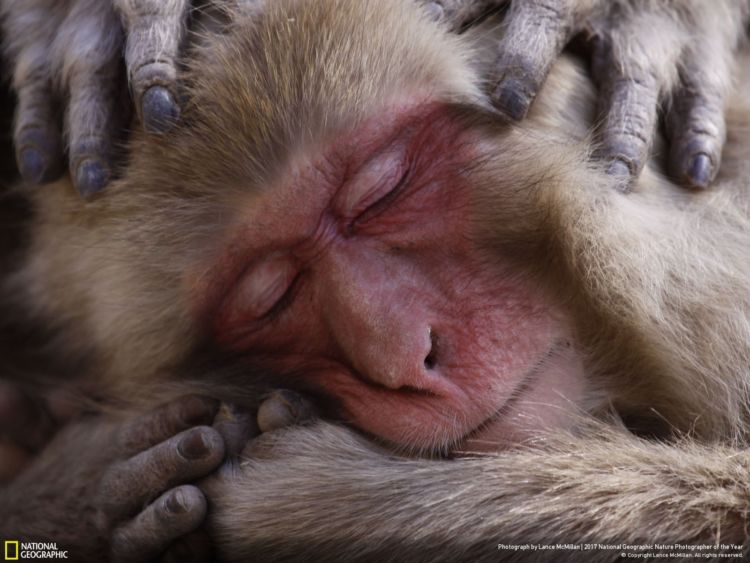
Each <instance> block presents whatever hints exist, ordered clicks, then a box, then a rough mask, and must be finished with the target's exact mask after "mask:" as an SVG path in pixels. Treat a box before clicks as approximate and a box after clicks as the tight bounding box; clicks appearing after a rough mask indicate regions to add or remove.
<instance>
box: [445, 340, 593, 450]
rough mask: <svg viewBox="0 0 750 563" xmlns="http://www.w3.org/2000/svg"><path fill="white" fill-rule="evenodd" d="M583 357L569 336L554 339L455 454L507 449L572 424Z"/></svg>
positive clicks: (578, 397)
mask: <svg viewBox="0 0 750 563" xmlns="http://www.w3.org/2000/svg"><path fill="white" fill-rule="evenodd" d="M582 373H583V366H582V364H581V360H580V356H579V355H578V354H577V353H576V352H575V350H574V349H573V348H572V346H571V345H570V343H569V342H568V341H567V340H566V339H561V340H557V341H555V342H554V343H553V344H552V346H551V347H550V348H549V350H548V351H547V352H546V353H545V354H544V355H543V356H542V358H541V359H540V360H539V361H538V362H537V363H536V364H535V365H534V366H533V367H532V368H531V369H530V370H529V371H528V372H527V373H526V374H525V375H524V377H523V378H522V379H521V381H520V382H519V383H518V385H517V386H516V387H515V389H514V390H513V391H512V392H511V394H510V396H509V397H508V398H507V399H506V400H505V401H504V402H503V403H502V405H500V407H499V408H498V409H497V410H495V411H494V412H493V413H492V414H491V415H490V416H488V417H487V418H486V419H485V420H484V421H483V422H481V423H480V424H479V425H477V426H476V427H474V428H473V429H471V430H470V431H469V432H467V433H466V434H465V435H464V436H463V437H462V438H460V439H459V440H458V441H457V445H456V446H455V447H453V448H452V450H451V451H452V453H453V454H455V455H462V454H471V453H473V452H489V451H498V450H502V449H507V448H509V447H511V446H513V445H517V444H519V443H522V442H524V441H528V440H529V439H533V438H534V437H536V436H538V435H540V434H541V433H543V432H544V431H545V430H548V429H551V428H565V427H569V426H570V425H571V423H572V421H573V419H574V414H573V413H574V412H575V406H574V405H576V404H580V401H581V397H582V396H583V393H584V390H583V387H582V384H581V383H580V382H581V381H582V375H581V374H582Z"/></svg>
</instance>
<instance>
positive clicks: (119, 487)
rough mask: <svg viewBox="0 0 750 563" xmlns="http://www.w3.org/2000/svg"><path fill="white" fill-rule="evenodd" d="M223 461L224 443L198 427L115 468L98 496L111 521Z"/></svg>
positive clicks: (213, 433) (103, 482) (215, 432)
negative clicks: (111, 518)
mask: <svg viewBox="0 0 750 563" xmlns="http://www.w3.org/2000/svg"><path fill="white" fill-rule="evenodd" d="M223 459H224V441H223V440H222V438H221V436H220V435H219V433H218V432H217V431H216V430H214V429H213V428H210V427H206V426H199V427H197V428H192V429H190V430H187V431H185V432H183V433H181V434H178V435H177V436H174V437H173V438H170V439H169V440H167V441H166V442H163V443H161V444H159V445H157V446H154V447H153V448H151V449H149V450H146V451H145V452H141V453H140V454H138V455H136V456H135V457H132V458H130V459H128V460H126V461H123V462H120V463H118V464H116V465H114V466H113V467H112V468H111V469H110V470H109V471H108V472H107V474H106V475H105V476H104V478H103V481H102V484H101V489H100V495H101V499H102V505H103V507H104V509H105V511H106V513H107V514H108V515H109V516H110V517H113V518H117V517H118V516H121V515H127V514H132V513H133V511H134V510H135V509H136V508H137V507H138V506H141V505H142V504H143V503H144V502H147V501H148V500H149V499H152V498H154V497H155V496H157V495H158V494H159V493H161V492H162V491H165V490H167V489H169V488H171V487H174V486H176V485H180V484H182V483H185V482H188V481H192V480H194V479H198V478H200V477H203V476H205V475H207V474H208V473H210V472H211V471H213V470H214V469H216V468H217V467H218V466H219V464H220V463H221V461H222V460H223Z"/></svg>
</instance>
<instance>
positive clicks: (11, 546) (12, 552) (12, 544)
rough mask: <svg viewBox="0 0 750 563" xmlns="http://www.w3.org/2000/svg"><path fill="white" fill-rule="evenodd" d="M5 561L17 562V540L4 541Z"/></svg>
mask: <svg viewBox="0 0 750 563" xmlns="http://www.w3.org/2000/svg"><path fill="white" fill-rule="evenodd" d="M5 560H6V561H18V540H16V541H11V540H5Z"/></svg>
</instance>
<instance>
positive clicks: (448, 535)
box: [12, 0, 750, 561]
mask: <svg viewBox="0 0 750 563" xmlns="http://www.w3.org/2000/svg"><path fill="white" fill-rule="evenodd" d="M234 18H235V21H234V24H233V27H232V28H231V29H229V30H227V31H226V32H225V33H223V34H216V35H210V34H209V35H208V36H207V37H205V38H203V39H201V40H200V41H198V45H197V46H196V48H195V50H194V53H193V55H192V57H191V61H192V62H191V66H192V69H193V70H192V71H190V72H188V74H187V75H186V77H185V80H186V83H187V85H188V87H189V90H190V93H191V102H190V104H189V105H188V106H187V107H186V108H185V111H184V123H183V124H182V125H181V126H179V127H178V128H177V129H176V130H175V131H174V132H173V133H172V134H170V135H169V136H168V137H165V138H163V139H159V140H154V139H152V138H148V137H146V136H137V137H136V139H135V140H134V141H133V145H132V156H131V164H130V167H129V170H128V173H127V175H126V177H125V178H124V179H123V180H122V181H121V182H118V183H117V184H116V185H114V186H112V187H111V188H110V189H109V191H108V192H107V194H106V195H105V196H104V197H102V198H101V199H99V200H96V201H93V202H91V203H87V204H85V205H81V203H80V202H79V201H78V200H77V199H76V196H75V194H74V192H73V190H72V188H71V187H70V185H69V184H67V183H61V184H60V185H58V186H55V188H56V189H52V190H47V191H45V193H44V194H40V197H38V198H36V206H37V209H38V218H37V222H36V224H35V230H34V235H35V236H34V240H33V245H32V251H31V254H30V258H29V260H28V262H27V264H26V265H25V267H24V268H23V269H22V270H20V271H19V272H18V273H17V274H16V276H15V277H14V279H13V280H12V285H13V287H14V288H15V289H14V291H16V292H17V293H20V294H21V295H23V296H24V299H26V301H27V302H28V303H29V304H30V305H31V306H32V307H33V308H34V309H35V310H36V313H37V314H39V315H40V316H41V317H42V318H46V319H51V320H52V321H54V322H55V323H58V324H59V326H61V327H64V331H65V332H64V336H63V337H62V340H63V342H64V346H65V348H66V349H68V350H70V351H71V353H85V354H90V355H92V356H93V357H94V358H96V360H95V362H94V365H95V366H96V367H95V369H96V374H97V376H103V377H104V378H105V379H106V380H107V381H109V382H111V383H112V384H113V385H115V384H117V383H120V382H126V386H127V385H129V386H133V385H138V384H139V382H146V381H149V380H155V379H158V378H159V377H160V376H163V375H174V374H173V372H174V370H175V367H176V366H178V365H180V362H182V361H183V360H184V359H185V357H186V354H187V353H188V351H189V350H190V347H191V345H192V344H193V343H195V342H197V341H198V339H199V337H200V331H199V328H200V327H196V326H194V325H193V324H192V322H191V320H190V315H189V310H188V309H189V307H188V305H187V302H188V297H189V294H190V291H191V288H192V287H193V284H194V283H196V280H194V279H186V277H185V275H184V272H185V271H187V270H189V269H190V267H191V266H192V265H194V264H196V263H200V261H201V260H202V259H203V258H204V257H205V256H207V255H208V254H210V253H211V252H212V250H213V248H214V246H213V244H214V243H215V241H216V240H217V237H218V236H219V235H220V234H221V233H223V232H224V229H226V228H227V226H228V225H230V224H232V222H233V221H235V220H237V216H236V213H235V210H236V209H237V208H238V207H239V206H241V204H243V203H244V202H246V201H247V200H248V194H252V190H253V189H262V186H263V185H264V184H266V183H268V182H269V181H270V180H271V179H272V178H273V177H274V174H276V173H277V172H278V170H279V168H280V167H282V166H283V165H284V162H283V158H284V157H285V155H287V154H288V152H289V151H290V150H292V149H298V148H300V147H301V148H306V147H309V146H311V145H312V146H314V143H315V142H316V140H319V139H321V138H326V135H330V134H335V132H336V131H337V129H338V128H340V127H344V126H347V127H348V126H350V125H352V124H354V123H357V122H358V121H359V120H361V119H363V118H364V117H366V116H367V115H370V112H377V111H378V109H379V108H383V107H384V106H387V103H388V102H389V101H390V100H393V99H394V97H395V96H398V95H400V94H402V93H405V92H406V93H414V92H418V93H420V94H423V95H425V97H429V98H434V99H438V100H443V101H449V102H455V103H460V104H469V105H473V106H479V107H482V108H484V109H487V108H488V107H489V105H488V104H487V103H486V101H485V99H484V97H483V95H482V94H481V92H482V89H481V80H480V78H479V77H480V76H481V75H482V71H483V67H482V64H481V63H479V64H477V63H476V62H474V61H475V60H476V57H475V55H476V54H477V53H479V52H480V51H481V50H482V42H483V41H484V40H485V39H486V38H487V37H488V36H487V35H486V34H484V32H483V29H479V30H477V31H476V32H475V33H474V34H472V35H468V36H462V37H460V38H456V37H452V36H448V35H446V34H445V33H444V31H443V30H442V29H440V28H439V27H438V26H435V25H434V24H431V23H430V22H428V21H427V20H426V18H425V17H423V16H421V15H420V13H419V12H418V11H416V9H415V8H413V7H411V6H409V5H407V4H406V3H402V2H382V1H378V2H346V1H344V0H325V1H318V2H294V1H292V0H288V1H279V2H274V3H273V4H272V6H270V7H269V9H268V11H267V12H266V13H265V14H264V16H263V17H261V18H258V19H257V20H253V21H249V20H248V19H247V17H246V16H243V15H241V14H239V13H237V14H235V16H234ZM446 44H449V45H450V48H446ZM481 58H482V57H479V59H481ZM737 80H738V82H740V83H741V84H740V85H739V86H738V88H737V92H742V91H743V90H742V86H744V87H745V88H747V87H748V85H750V76H748V75H738V77H737ZM745 91H747V90H745ZM593 106H594V100H593V90H592V87H591V85H590V83H589V81H588V80H587V79H586V78H585V74H584V72H583V71H582V69H581V68H580V67H579V66H578V65H577V64H576V63H575V62H573V61H572V60H570V59H564V60H561V61H560V62H559V64H558V65H557V66H556V67H555V69H553V72H552V75H551V77H550V78H549V80H548V82H547V84H546V86H545V88H544V90H543V91H542V93H541V94H540V95H539V99H538V100H537V101H536V103H535V105H534V107H533V109H532V111H531V114H530V116H529V118H528V119H527V120H526V121H524V122H523V123H522V124H521V125H519V126H516V127H512V128H511V127H503V126H500V125H498V126H496V127H492V128H490V130H489V131H488V136H487V143H488V146H489V147H490V153H491V154H492V155H493V158H492V159H491V160H489V161H487V162H481V163H478V164H477V168H476V170H473V171H472V172H473V174H475V178H476V183H477V185H478V186H479V189H478V193H479V195H478V197H479V201H478V203H481V205H480V206H479V207H480V208H481V209H483V210H484V213H483V214H481V216H480V217H478V221H480V222H481V225H482V228H484V229H486V230H487V231H488V233H489V234H488V237H492V241H493V243H496V244H503V245H509V244H511V243H516V244H518V247H519V248H520V249H524V250H529V251H530V254H529V255H532V256H535V257H536V258H539V259H543V260H544V262H543V263H541V265H540V264H538V263H537V264H534V265H532V266H530V267H533V268H534V270H535V271H536V273H537V275H538V276H539V277H540V278H542V279H546V280H552V282H549V285H550V291H552V292H555V293H556V294H557V295H558V297H559V299H560V300H561V301H562V302H563V303H565V305H566V306H567V307H568V308H569V310H570V311H571V312H572V313H573V314H574V315H575V318H576V320H577V340H578V344H579V346H580V347H581V349H583V350H584V351H585V352H586V353H587V376H588V377H589V379H590V381H591V383H592V385H593V387H594V388H595V389H598V390H599V393H598V394H593V395H592V396H591V397H590V402H589V403H588V404H586V405H582V407H583V408H584V409H585V410H588V411H591V412H592V413H593V414H596V415H601V419H602V420H604V421H607V420H610V419H609V418H607V415H608V414H610V413H611V411H612V410H614V411H615V412H617V413H618V415H620V416H622V417H624V418H626V419H627V418H629V417H635V418H639V419H649V420H652V421H653V420H661V421H663V422H664V423H665V424H666V426H667V427H668V429H669V430H670V431H671V432H672V433H673V434H674V435H679V434H685V435H687V437H684V438H674V439H673V442H671V443H657V442H651V441H647V440H643V439H641V438H637V437H635V436H633V435H632V434H630V433H628V432H627V431H626V430H625V429H624V428H622V427H620V426H619V425H618V424H616V423H606V422H604V423H602V422H591V421H588V422H582V424H581V426H580V428H579V429H578V434H577V435H567V434H566V435H563V436H551V437H549V438H546V439H543V440H540V441H539V442H538V443H536V444H530V445H528V447H524V448H522V449H519V450H514V451H511V452H504V453H499V454H494V455H489V456H484V457H481V458H477V459H457V460H452V461H428V460H414V459H402V458H396V457H393V456H391V455H390V454H388V453H387V452H383V451H380V450H377V449H374V448H373V447H372V446H371V445H370V444H369V443H368V442H366V441H364V440H363V439H361V438H359V437H358V436H356V435H354V434H353V432H352V431H350V430H347V429H344V428H340V427H336V426H331V425H319V426H316V427H311V428H303V429H292V430H289V431H287V432H284V433H280V434H278V435H271V436H270V437H268V438H266V441H265V442H260V443H259V444H256V445H255V446H254V447H253V449H252V450H251V451H249V452H247V453H248V455H249V456H250V457H249V459H248V460H247V461H246V462H244V463H243V465H241V466H239V467H234V468H228V469H227V470H226V471H225V472H224V474H223V475H222V476H221V477H222V478H221V479H220V480H218V481H216V482H214V483H213V484H212V485H210V486H209V494H210V495H212V502H213V506H214V510H213V513H212V514H213V516H212V518H213V520H212V523H213V526H214V529H215V530H216V531H217V533H218V534H219V538H220V547H221V548H222V550H223V552H224V554H225V555H226V556H227V557H229V558H230V559H236V560H246V559H247V558H249V557H251V556H252V557H253V558H256V557H259V556H260V555H263V556H264V557H275V558H278V559H283V558H284V557H297V558H302V557H303V556H304V554H313V555H314V556H315V559H316V560H320V559H321V558H326V557H328V558H330V559H331V560H338V559H340V558H342V557H343V558H352V557H355V558H356V557H369V558H374V557H378V558H379V559H380V560H383V559H388V558H390V559H408V560H420V559H421V560H435V559H436V558H437V559H445V560H455V559H457V558H463V559H472V560H476V559H482V560H484V559H486V560H496V559H497V558H498V557H499V556H500V555H508V554H507V553H503V552H501V553H498V552H497V551H496V550H495V549H494V545H495V544H497V543H526V542H530V543H554V542H588V541H592V542H593V541H595V542H598V543H616V542H620V541H624V542H628V543H635V542H649V543H651V542H653V541H661V542H664V543H670V542H680V543H686V542H690V541H701V542H709V543H714V542H720V541H723V542H730V541H731V542H733V543H743V542H745V541H746V536H747V534H746V525H747V515H748V511H750V491H749V490H748V486H747V483H748V482H749V481H750V479H749V477H750V465H749V464H750V459H748V456H747V453H746V452H745V447H746V445H747V440H748V429H749V428H750V426H749V425H750V420H749V419H748V415H749V413H748V405H750V397H749V396H748V395H749V391H750V389H749V387H750V371H748V370H749V369H750V368H749V367H748V366H750V190H749V188H748V184H750V180H748V179H750V165H748V164H747V163H748V162H750V105H748V103H747V101H744V100H743V99H742V97H741V96H740V95H739V94H738V95H736V96H734V97H732V98H731V101H730V105H729V109H728V112H729V113H728V124H729V128H728V144H727V147H726V149H725V152H724V155H723V167H722V171H721V174H720V176H719V178H718V181H717V184H716V186H715V188H713V189H712V190H710V191H707V192H705V193H688V192H685V191H682V190H681V188H678V187H677V186H676V185H674V184H672V183H671V182H670V181H669V180H667V179H666V178H665V177H664V176H663V175H662V173H661V168H660V164H659V162H658V159H657V160H654V161H653V162H652V163H651V164H650V165H649V167H648V168H647V169H646V170H645V171H644V173H643V175H642V177H641V179H640V182H639V184H638V185H637V187H636V189H635V191H634V193H632V194H629V195H624V194H622V193H619V192H618V191H617V190H615V189H614V182H613V180H612V179H611V178H609V177H607V176H606V175H605V174H603V172H602V171H601V170H599V169H598V168H597V166H596V165H595V164H591V162H590V161H589V160H588V157H589V155H590V153H591V152H592V150H593V147H592V145H591V142H590V136H589V128H590V126H591V125H593V122H592V120H593V111H592V109H593ZM519 253H520V251H519ZM488 267H491V265H488ZM177 375H179V374H177ZM575 555H577V554H575ZM617 555H619V552H612V553H609V552H607V553H599V554H598V555H597V557H600V558H601V559H603V560H611V559H613V558H615V557H617ZM571 557H572V556H571ZM549 559H550V560H555V561H559V560H561V554H560V553H559V552H558V553H554V554H550V555H549Z"/></svg>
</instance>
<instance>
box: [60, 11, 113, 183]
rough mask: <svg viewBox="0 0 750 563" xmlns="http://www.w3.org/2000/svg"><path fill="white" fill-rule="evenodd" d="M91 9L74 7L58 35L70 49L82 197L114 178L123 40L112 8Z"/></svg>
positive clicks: (75, 165)
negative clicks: (120, 54) (114, 140)
mask: <svg viewBox="0 0 750 563" xmlns="http://www.w3.org/2000/svg"><path fill="white" fill-rule="evenodd" d="M87 6H88V4H84V5H80V4H75V5H74V6H73V9H71V11H70V12H69V13H68V16H67V18H66V20H65V22H63V26H62V29H61V30H60V32H59V35H60V37H61V38H65V42H64V44H65V45H69V47H68V51H67V52H66V53H65V55H64V73H65V76H64V83H65V84H64V85H65V87H66V88H67V91H68V94H69V100H68V107H67V115H66V126H67V127H66V129H67V134H68V146H69V149H68V152H69V158H70V163H69V166H70V172H71V176H72V178H73V183H74V185H75V187H76V188H77V189H78V192H79V193H80V194H81V195H82V196H84V197H86V196H90V195H93V194H95V193H97V192H98V191H100V190H101V189H102V188H104V187H105V186H106V185H107V184H108V183H109V181H110V179H111V178H112V161H113V157H114V155H113V141H112V139H113V137H114V135H115V134H116V132H117V129H118V125H119V123H118V116H117V115H116V113H117V112H116V107H117V100H118V99H119V96H120V86H121V84H120V81H119V72H118V71H119V49H120V45H121V41H122V33H121V29H120V26H119V23H118V22H117V18H116V17H115V14H114V12H113V11H112V10H111V8H110V7H109V5H108V3H106V2H102V3H96V4H95V5H92V7H90V9H88V10H86V11H84V9H86V7H87Z"/></svg>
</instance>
